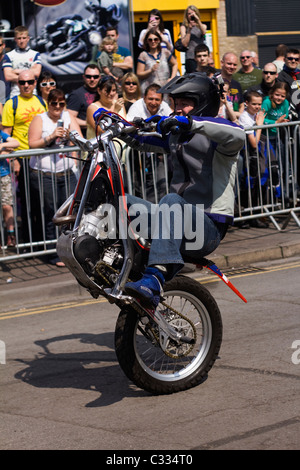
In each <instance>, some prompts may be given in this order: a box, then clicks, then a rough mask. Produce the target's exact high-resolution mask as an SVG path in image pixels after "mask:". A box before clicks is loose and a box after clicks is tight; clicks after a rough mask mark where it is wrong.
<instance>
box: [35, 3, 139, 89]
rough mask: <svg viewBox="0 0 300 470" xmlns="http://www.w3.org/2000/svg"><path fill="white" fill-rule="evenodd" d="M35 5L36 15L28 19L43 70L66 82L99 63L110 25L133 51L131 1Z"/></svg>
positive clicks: (123, 42) (125, 45) (121, 43)
mask: <svg viewBox="0 0 300 470" xmlns="http://www.w3.org/2000/svg"><path fill="white" fill-rule="evenodd" d="M28 1H29V0H28ZM34 3H35V5H34V10H33V12H34V13H33V14H31V15H30V16H28V18H26V26H27V27H28V30H29V35H30V37H31V47H32V49H34V50H36V51H38V52H39V53H40V55H41V61H42V66H43V68H44V69H47V70H49V71H50V72H51V73H53V74H54V75H55V76H56V77H57V78H58V80H60V81H62V82H66V81H67V82H71V79H72V76H75V75H77V76H79V75H80V76H81V74H82V72H83V70H84V67H85V66H86V65H87V64H89V63H91V62H95V59H96V55H97V52H98V49H99V45H100V44H101V41H102V39H103V37H104V36H105V31H106V28H107V27H109V26H117V28H118V32H119V39H118V44H119V45H121V46H122V47H125V48H127V49H129V50H131V49H132V47H131V35H130V25H129V5H128V0H115V1H114V2H113V3H112V2H111V0H85V1H83V2H78V0H64V1H63V2H62V1H61V0H60V1H59V0H37V1H36V2H34ZM42 5H43V6H42ZM31 11H32V9H31Z"/></svg>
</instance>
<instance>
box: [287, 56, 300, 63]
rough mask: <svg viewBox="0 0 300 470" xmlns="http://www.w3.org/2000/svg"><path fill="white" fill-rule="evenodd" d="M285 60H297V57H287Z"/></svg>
mask: <svg viewBox="0 0 300 470" xmlns="http://www.w3.org/2000/svg"><path fill="white" fill-rule="evenodd" d="M287 60H290V61H292V60H295V62H299V57H287Z"/></svg>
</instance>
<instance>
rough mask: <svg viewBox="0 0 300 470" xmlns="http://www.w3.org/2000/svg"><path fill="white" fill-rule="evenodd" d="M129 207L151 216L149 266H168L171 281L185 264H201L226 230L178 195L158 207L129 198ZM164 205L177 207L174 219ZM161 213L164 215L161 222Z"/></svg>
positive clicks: (165, 198) (225, 227)
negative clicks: (143, 209) (143, 210)
mask: <svg viewBox="0 0 300 470" xmlns="http://www.w3.org/2000/svg"><path fill="white" fill-rule="evenodd" d="M127 204H128V207H129V210H130V208H132V209H133V207H132V206H133V204H139V205H141V206H140V207H142V206H143V207H144V208H145V214H148V228H150V226H151V232H150V233H149V232H148V238H151V248H150V253H149V259H148V265H149V266H153V265H164V266H166V265H167V270H168V278H169V279H171V278H172V277H174V276H175V274H176V273H177V272H178V271H180V269H181V268H182V267H183V265H184V262H194V263H197V260H198V261H199V262H200V259H201V258H203V257H204V256H207V255H208V254H209V253H212V252H213V251H214V250H215V249H216V248H217V247H218V245H219V244H220V242H221V240H222V238H223V237H224V235H225V233H226V230H227V224H223V223H219V222H215V221H213V220H212V219H211V218H210V217H209V216H208V215H207V214H206V213H205V212H204V211H203V209H202V208H200V207H196V206H195V205H191V204H188V203H187V201H185V200H184V199H183V198H182V197H181V196H179V195H178V194H176V193H171V194H167V195H166V196H164V197H163V198H162V199H161V200H160V202H159V205H158V206H154V205H153V204H151V203H150V202H148V201H145V200H143V199H139V198H137V197H135V196H131V195H127ZM163 205H165V206H164V207H166V208H171V207H173V208H176V212H174V216H173V217H172V216H170V217H168V211H167V210H166V211H163V210H162V209H163ZM154 209H155V210H154ZM160 210H161V211H162V216H161V217H160V219H159V217H158V214H159V211H160ZM151 213H152V214H153V213H154V214H155V217H151V219H150V217H149V214H151ZM166 215H167V217H166ZM164 216H165V217H164ZM163 217H164V218H163ZM133 219H134V215H133ZM167 219H168V220H167ZM164 226H165V227H164ZM164 228H165V229H166V230H165V232H164Z"/></svg>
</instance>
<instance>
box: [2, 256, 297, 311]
mask: <svg viewBox="0 0 300 470" xmlns="http://www.w3.org/2000/svg"><path fill="white" fill-rule="evenodd" d="M295 268H300V264H299V263H290V264H285V265H278V266H273V267H270V268H263V269H262V270H261V271H257V270H255V271H254V272H246V273H243V274H234V271H230V277H234V278H235V279H236V278H239V277H246V276H257V275H259V274H269V273H271V272H275V271H283V270H286V269H295ZM245 269H249V268H245ZM237 271H238V270H237ZM224 272H225V270H224ZM227 272H228V270H227ZM227 277H228V278H229V276H227ZM194 279H195V280H196V281H199V282H201V283H202V284H209V283H211V282H221V279H220V278H218V277H217V276H215V277H213V278H212V276H204V277H197V278H194ZM103 302H107V299H105V298H104V297H100V299H91V300H85V301H82V302H65V303H61V304H55V305H46V306H44V307H35V308H29V309H25V308H24V309H19V310H13V311H11V312H3V313H0V320H7V319H10V318H19V317H26V316H29V315H39V314H41V313H47V312H53V311H55V310H63V309H67V308H71V307H73V308H77V307H82V306H85V305H92V304H96V303H103Z"/></svg>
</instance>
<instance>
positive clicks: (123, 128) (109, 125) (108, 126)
mask: <svg viewBox="0 0 300 470" xmlns="http://www.w3.org/2000/svg"><path fill="white" fill-rule="evenodd" d="M128 124H132V125H125V124H124V122H122V121H114V120H113V119H111V117H110V116H105V117H104V118H103V119H102V120H101V123H100V124H99V125H100V127H101V129H102V130H103V131H104V133H103V134H101V135H99V136H98V138H97V137H94V138H93V139H91V140H88V139H85V138H84V137H81V136H80V135H79V134H78V132H77V131H71V132H70V134H69V139H70V141H71V142H72V143H73V144H75V145H77V146H78V147H79V148H80V149H81V150H82V151H83V152H93V151H94V150H96V149H97V148H99V140H100V141H101V140H104V139H106V138H108V137H109V138H110V139H112V138H113V137H118V136H120V135H121V134H132V133H136V134H138V135H147V136H152V137H161V134H158V133H157V132H156V131H155V128H156V123H153V122H148V123H146V122H145V121H144V120H143V119H140V118H138V119H136V120H135V121H134V122H133V123H128ZM137 125H138V126H140V128H139V127H137Z"/></svg>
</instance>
